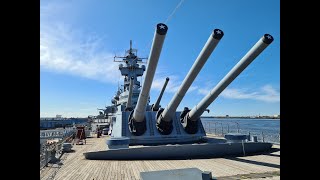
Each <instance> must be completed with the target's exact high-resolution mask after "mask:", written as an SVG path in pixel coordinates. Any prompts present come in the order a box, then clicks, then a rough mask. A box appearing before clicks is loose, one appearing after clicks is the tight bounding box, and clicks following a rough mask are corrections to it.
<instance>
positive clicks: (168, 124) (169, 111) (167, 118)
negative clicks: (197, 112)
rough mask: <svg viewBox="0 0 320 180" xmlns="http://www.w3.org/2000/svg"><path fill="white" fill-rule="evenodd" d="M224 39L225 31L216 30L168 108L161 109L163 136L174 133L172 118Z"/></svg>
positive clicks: (159, 118)
mask: <svg viewBox="0 0 320 180" xmlns="http://www.w3.org/2000/svg"><path fill="white" fill-rule="evenodd" d="M222 37H223V31H221V30H220V29H214V30H213V32H212V34H211V35H210V37H209V38H208V40H207V42H206V44H205V45H204V47H203V49H202V50H201V52H200V54H199V55H198V57H197V59H196V60H195V62H194V64H193V65H192V67H191V69H190V70H189V72H188V74H187V76H186V77H185V79H184V80H183V82H182V84H181V86H180V88H179V90H178V91H177V92H176V94H175V95H174V97H173V98H172V99H171V101H170V103H169V104H168V106H167V107H166V108H165V109H164V110H163V109H160V110H159V111H158V113H157V128H158V130H159V132H160V133H162V134H170V133H171V131H172V117H173V116H174V114H175V112H176V109H177V107H178V106H179V104H180V102H181V101H182V98H183V97H184V96H185V94H186V92H187V91H188V89H189V88H190V86H191V84H192V82H193V81H194V79H195V78H196V76H197V75H198V73H199V72H200V70H201V68H202V67H203V65H204V64H205V63H206V61H207V59H208V58H209V56H210V55H211V53H212V52H213V50H214V49H215V47H216V46H217V44H218V43H219V41H220V39H221V38H222Z"/></svg>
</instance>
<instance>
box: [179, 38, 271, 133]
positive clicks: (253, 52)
mask: <svg viewBox="0 0 320 180" xmlns="http://www.w3.org/2000/svg"><path fill="white" fill-rule="evenodd" d="M272 41H273V37H272V36H271V35H269V34H265V35H264V36H262V38H261V39H260V40H259V41H258V42H257V43H256V44H255V45H254V46H253V47H252V48H251V49H250V50H249V51H248V52H247V54H246V55H245V56H243V58H242V59H241V60H240V61H239V62H238V63H237V64H236V65H235V66H234V67H233V68H232V69H231V70H230V71H229V73H228V74H227V75H226V76H225V77H224V78H223V79H222V80H221V81H220V82H219V83H218V84H217V85H216V86H215V87H214V88H213V89H212V90H211V91H210V93H209V94H208V95H207V96H205V97H204V98H203V99H202V100H201V101H200V103H199V104H197V105H196V106H195V107H194V108H193V109H192V110H191V111H190V110H186V111H185V112H184V114H185V115H184V117H181V118H183V119H181V121H183V126H184V127H185V130H186V131H187V132H189V133H191V134H193V133H195V132H196V131H197V126H195V125H192V124H193V122H197V121H198V120H199V119H200V116H201V115H202V113H203V112H204V111H205V110H206V108H207V107H208V106H209V105H210V104H211V103H212V102H213V101H214V100H215V99H216V98H217V97H218V95H219V94H220V93H221V92H222V91H223V90H224V89H225V88H226V87H227V86H228V85H229V84H230V83H231V82H232V81H233V80H234V79H235V78H236V77H237V76H238V75H239V74H240V73H241V72H242V71H243V70H244V69H245V68H246V67H247V66H248V65H249V64H250V63H251V62H252V61H253V60H254V59H255V58H256V57H257V56H258V55H259V54H260V53H261V52H262V51H263V50H264V49H265V48H266V47H268V45H269V44H270V43H271V42H272ZM188 111H189V112H188Z"/></svg>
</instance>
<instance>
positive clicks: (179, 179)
mask: <svg viewBox="0 0 320 180" xmlns="http://www.w3.org/2000/svg"><path fill="white" fill-rule="evenodd" d="M140 177H141V180H164V179H170V180H202V171H201V170H200V169H198V168H185V169H173V170H164V171H148V172H141V173H140Z"/></svg>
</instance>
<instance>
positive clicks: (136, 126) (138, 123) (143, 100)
mask: <svg viewBox="0 0 320 180" xmlns="http://www.w3.org/2000/svg"><path fill="white" fill-rule="evenodd" d="M167 30H168V27H167V25H165V24H163V23H159V24H157V26H156V31H155V33H154V38H153V43H152V47H151V51H150V54H149V63H148V67H147V72H146V74H145V79H144V82H143V85H142V90H141V91H140V95H139V99H138V102H137V105H136V107H135V109H134V111H133V112H132V113H131V115H130V117H129V128H130V132H132V133H133V134H134V135H141V134H143V133H144V132H145V130H146V122H145V117H144V114H145V111H146V105H147V101H148V98H149V92H150V88H151V84H152V81H153V77H154V73H155V71H156V68H157V65H158V60H159V57H160V53H161V49H162V45H163V42H164V39H165V37H166V34H167Z"/></svg>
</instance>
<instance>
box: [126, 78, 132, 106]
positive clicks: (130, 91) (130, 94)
mask: <svg viewBox="0 0 320 180" xmlns="http://www.w3.org/2000/svg"><path fill="white" fill-rule="evenodd" d="M133 79H134V77H133V76H132V77H131V78H130V85H129V94H128V101H127V107H126V109H125V110H126V111H132V110H133V108H132V102H131V101H132V91H133Z"/></svg>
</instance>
